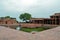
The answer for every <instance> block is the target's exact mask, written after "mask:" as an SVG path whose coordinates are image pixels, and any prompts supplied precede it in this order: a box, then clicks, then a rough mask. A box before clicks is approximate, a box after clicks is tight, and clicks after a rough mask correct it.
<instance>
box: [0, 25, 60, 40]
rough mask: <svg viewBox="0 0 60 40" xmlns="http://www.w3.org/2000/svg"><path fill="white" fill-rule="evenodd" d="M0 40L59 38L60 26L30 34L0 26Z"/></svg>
mask: <svg viewBox="0 0 60 40" xmlns="http://www.w3.org/2000/svg"><path fill="white" fill-rule="evenodd" d="M0 40H60V27H56V28H53V29H49V30H46V31H42V32H36V33H35V34H32V33H27V32H22V31H17V30H14V29H10V28H6V27H3V26H0Z"/></svg>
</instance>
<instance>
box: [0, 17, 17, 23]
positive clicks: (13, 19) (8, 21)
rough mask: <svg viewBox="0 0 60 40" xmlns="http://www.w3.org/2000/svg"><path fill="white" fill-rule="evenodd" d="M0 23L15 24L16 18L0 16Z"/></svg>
mask: <svg viewBox="0 0 60 40" xmlns="http://www.w3.org/2000/svg"><path fill="white" fill-rule="evenodd" d="M0 24H17V21H16V18H4V17H3V18H0Z"/></svg>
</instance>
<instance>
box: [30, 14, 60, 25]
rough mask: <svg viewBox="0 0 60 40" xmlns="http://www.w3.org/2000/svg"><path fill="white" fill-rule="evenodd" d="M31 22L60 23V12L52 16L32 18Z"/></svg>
mask: <svg viewBox="0 0 60 40" xmlns="http://www.w3.org/2000/svg"><path fill="white" fill-rule="evenodd" d="M30 23H34V24H50V25H60V13H55V14H54V15H51V16H50V18H31V19H30Z"/></svg>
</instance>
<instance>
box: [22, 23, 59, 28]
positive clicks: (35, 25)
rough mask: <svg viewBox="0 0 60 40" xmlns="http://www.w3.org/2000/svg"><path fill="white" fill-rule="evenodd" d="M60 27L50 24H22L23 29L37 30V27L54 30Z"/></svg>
mask: <svg viewBox="0 0 60 40" xmlns="http://www.w3.org/2000/svg"><path fill="white" fill-rule="evenodd" d="M57 26H59V25H49V24H33V23H22V24H21V27H28V28H35V27H49V28H54V27H57Z"/></svg>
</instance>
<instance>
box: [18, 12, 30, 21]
mask: <svg viewBox="0 0 60 40" xmlns="http://www.w3.org/2000/svg"><path fill="white" fill-rule="evenodd" d="M19 18H20V19H21V20H23V21H27V20H29V19H30V18H31V14H29V13H23V14H21V15H20V16H19Z"/></svg>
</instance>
